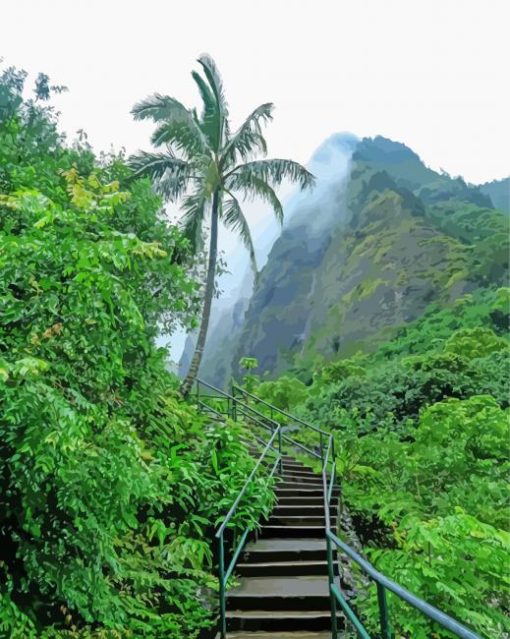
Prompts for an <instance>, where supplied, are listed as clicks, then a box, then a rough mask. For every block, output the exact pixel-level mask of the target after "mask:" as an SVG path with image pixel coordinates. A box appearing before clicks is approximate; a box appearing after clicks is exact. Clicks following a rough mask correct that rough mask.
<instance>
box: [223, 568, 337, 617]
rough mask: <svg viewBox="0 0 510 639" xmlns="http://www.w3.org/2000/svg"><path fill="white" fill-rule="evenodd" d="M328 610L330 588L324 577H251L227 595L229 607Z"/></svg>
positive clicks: (238, 608) (237, 608)
mask: <svg viewBox="0 0 510 639" xmlns="http://www.w3.org/2000/svg"><path fill="white" fill-rule="evenodd" d="M262 607H263V608H264V609H266V610H303V608H306V610H329V609H330V599H329V588H328V579H327V577H326V576H321V577H314V576H308V577H248V578H245V579H243V580H242V581H241V584H240V586H239V587H238V588H235V589H234V590H232V591H230V593H229V595H228V608H229V609H230V610H232V609H236V610H240V609H242V610H260V609H261V608H262Z"/></svg>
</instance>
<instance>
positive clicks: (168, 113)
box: [131, 93, 189, 122]
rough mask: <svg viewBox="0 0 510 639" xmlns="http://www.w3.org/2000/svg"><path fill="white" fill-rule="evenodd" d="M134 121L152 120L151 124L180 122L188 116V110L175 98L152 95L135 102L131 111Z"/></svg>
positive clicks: (157, 94) (158, 94)
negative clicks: (175, 120) (171, 121)
mask: <svg viewBox="0 0 510 639" xmlns="http://www.w3.org/2000/svg"><path fill="white" fill-rule="evenodd" d="M131 113H132V114H133V116H134V118H135V120H152V121H153V122H168V121H170V120H174V119H177V120H182V119H184V118H185V117H187V116H188V115H189V110H188V109H187V108H186V107H185V106H184V105H183V104H182V103H181V102H179V100H176V99H175V98H171V97H170V96H169V95H161V94H160V93H154V94H153V95H149V96H147V97H146V98H145V99H144V100H140V102H137V103H136V104H135V106H134V107H133V108H132V109H131Z"/></svg>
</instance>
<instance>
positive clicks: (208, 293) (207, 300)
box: [180, 191, 219, 397]
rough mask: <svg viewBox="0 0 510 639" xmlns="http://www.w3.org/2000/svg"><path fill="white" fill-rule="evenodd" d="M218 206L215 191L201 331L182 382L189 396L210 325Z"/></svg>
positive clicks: (216, 246) (216, 250)
mask: <svg viewBox="0 0 510 639" xmlns="http://www.w3.org/2000/svg"><path fill="white" fill-rule="evenodd" d="M218 208H219V192H218V191H215V192H214V195H213V201H212V210H211V238H210V242H209V259H208V264H207V280H206V284H205V297H204V306H203V308H202V320H201V322H200V331H199V332H198V339H197V344H196V346H195V352H194V353H193V358H192V360H191V364H190V367H189V370H188V373H187V375H186V377H185V378H184V381H183V383H182V384H181V389H180V390H181V394H182V395H183V397H187V396H188V394H189V392H190V390H191V387H192V385H193V382H194V381H195V378H196V376H197V375H198V370H199V368H200V362H201V361H202V355H203V352H204V346H205V340H206V338H207V329H208V327H209V318H210V315H211V304H212V298H213V293H214V277H215V275H216V256H217V253H218Z"/></svg>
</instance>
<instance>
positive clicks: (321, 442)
mask: <svg viewBox="0 0 510 639" xmlns="http://www.w3.org/2000/svg"><path fill="white" fill-rule="evenodd" d="M319 435H320V446H321V462H322V467H323V468H324V443H323V441H322V433H319Z"/></svg>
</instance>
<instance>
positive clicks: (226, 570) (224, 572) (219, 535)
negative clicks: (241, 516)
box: [196, 379, 282, 639]
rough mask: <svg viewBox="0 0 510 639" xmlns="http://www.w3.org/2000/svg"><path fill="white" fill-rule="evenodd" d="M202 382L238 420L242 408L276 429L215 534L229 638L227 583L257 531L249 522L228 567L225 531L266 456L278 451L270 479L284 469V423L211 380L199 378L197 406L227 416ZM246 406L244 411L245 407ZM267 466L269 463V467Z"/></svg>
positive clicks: (222, 629) (224, 629)
mask: <svg viewBox="0 0 510 639" xmlns="http://www.w3.org/2000/svg"><path fill="white" fill-rule="evenodd" d="M200 385H203V386H205V387H206V388H208V389H210V390H213V391H214V392H216V393H219V396H213V398H214V399H226V400H227V402H228V404H227V411H228V412H227V414H229V409H230V403H232V418H233V419H234V420H237V413H238V410H239V409H240V410H239V413H240V414H242V415H244V416H246V417H248V418H249V419H250V420H252V421H254V422H256V423H258V424H259V425H260V426H263V427H264V428H268V429H269V430H271V431H272V434H271V437H270V438H269V440H268V441H267V443H265V446H264V449H263V451H262V453H261V454H260V456H259V458H258V459H257V462H256V464H255V466H254V467H253V468H252V470H251V472H250V474H249V475H248V477H247V479H246V481H245V482H244V484H243V486H242V488H241V490H240V491H239V493H238V495H237V497H236V499H235V500H234V503H233V504H232V506H231V507H230V510H229V511H228V513H227V514H226V516H225V519H224V520H223V523H222V524H221V526H220V527H219V528H218V530H217V531H216V533H215V539H216V540H217V543H218V573H219V574H218V580H219V599H220V635H221V637H222V639H224V638H225V637H226V633H227V611H226V589H227V583H228V580H229V577H230V576H231V574H232V572H233V571H234V568H235V566H236V563H237V560H238V558H239V555H240V554H241V552H242V550H243V548H244V545H245V543H246V540H247V538H248V535H249V534H250V532H251V531H252V530H253V526H250V525H248V526H247V528H246V530H245V531H244V532H243V534H242V535H241V537H240V539H239V541H238V542H237V545H236V547H235V548H234V549H233V555H232V558H231V560H230V562H229V564H228V566H225V537H224V535H225V530H226V528H227V526H228V524H229V522H230V521H231V519H232V517H233V516H234V514H235V512H236V510H237V507H238V506H239V504H240V502H241V499H242V498H243V497H244V495H245V494H246V491H247V489H248V486H249V485H250V483H251V482H252V481H253V478H254V477H255V474H256V473H257V471H258V469H259V468H260V466H261V465H262V464H263V462H264V461H265V459H266V457H267V456H268V454H269V452H271V453H276V459H275V460H274V463H273V466H272V468H271V471H270V473H269V475H268V476H267V478H268V479H271V478H272V477H273V476H274V474H275V472H276V470H277V468H280V472H281V470H282V432H281V426H280V424H278V422H275V421H274V420H271V419H268V418H267V417H266V416H265V415H264V414H263V413H260V412H259V411H257V410H256V409H254V408H252V407H251V406H247V405H246V404H245V403H244V402H242V400H240V399H239V398H237V397H233V396H232V395H229V393H225V392H223V391H222V390H220V389H219V388H216V387H215V386H213V385H212V384H209V383H208V382H204V381H202V380H199V379H196V386H197V397H196V401H197V405H198V406H199V407H203V408H205V409H206V410H211V411H212V412H214V413H216V414H218V415H223V413H220V412H219V411H217V410H216V409H214V408H212V407H211V406H209V405H208V404H207V403H206V402H204V401H202V400H201V399H200ZM243 409H244V410H243ZM246 409H248V412H251V413H255V414H257V415H258V416H259V417H261V418H262V421H261V420H260V419H258V418H257V417H254V416H253V414H249V415H247V414H246V412H245V411H246ZM268 422H270V424H268ZM257 439H258V441H263V440H261V439H260V438H257ZM275 439H278V449H276V448H275V447H274V446H273V443H274V442H275ZM266 468H267V466H266Z"/></svg>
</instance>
